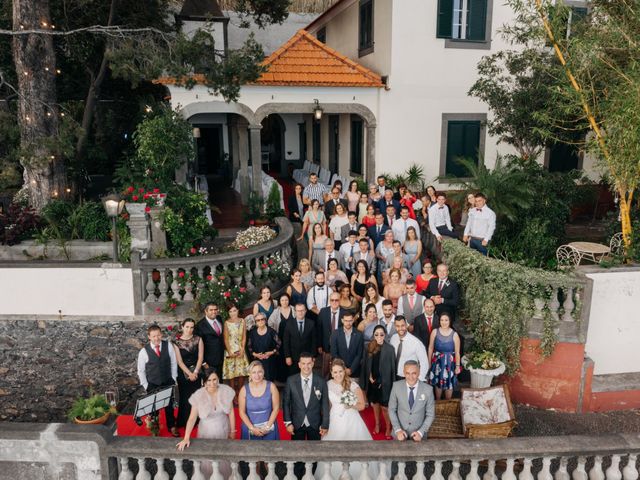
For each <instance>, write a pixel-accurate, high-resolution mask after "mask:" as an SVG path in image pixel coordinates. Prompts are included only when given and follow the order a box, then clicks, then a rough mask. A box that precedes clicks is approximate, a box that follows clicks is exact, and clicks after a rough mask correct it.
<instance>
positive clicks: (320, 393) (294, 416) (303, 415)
mask: <svg viewBox="0 0 640 480" xmlns="http://www.w3.org/2000/svg"><path fill="white" fill-rule="evenodd" d="M298 368H299V369H300V373H298V374H295V375H292V376H290V377H289V378H288V379H287V385H286V386H285V389H284V396H283V399H282V410H283V412H282V415H283V417H284V424H285V425H286V427H287V431H288V432H289V433H290V434H291V440H320V439H321V438H322V437H323V436H324V435H325V434H326V433H327V430H329V390H328V389H327V383H326V382H325V381H324V379H322V378H320V376H318V375H314V374H313V356H312V355H311V353H308V352H301V353H300V359H299V361H298ZM315 467H316V465H315V464H314V467H313V469H314V470H315ZM294 473H295V475H296V477H298V478H302V477H303V475H304V473H305V472H304V463H302V462H297V463H296V464H295V466H294Z"/></svg>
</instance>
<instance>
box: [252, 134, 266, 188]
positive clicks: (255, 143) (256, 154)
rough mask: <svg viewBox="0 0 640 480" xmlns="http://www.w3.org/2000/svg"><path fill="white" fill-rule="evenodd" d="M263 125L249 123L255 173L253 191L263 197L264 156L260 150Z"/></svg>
mask: <svg viewBox="0 0 640 480" xmlns="http://www.w3.org/2000/svg"><path fill="white" fill-rule="evenodd" d="M261 129H262V125H249V133H250V135H251V162H252V163H251V170H252V173H253V192H254V193H255V194H256V195H258V196H260V197H262V196H263V195H262V158H261V150H260V130H261Z"/></svg>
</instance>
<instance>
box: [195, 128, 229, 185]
mask: <svg viewBox="0 0 640 480" xmlns="http://www.w3.org/2000/svg"><path fill="white" fill-rule="evenodd" d="M194 127H198V128H199V129H200V138H197V139H196V146H197V151H198V167H197V170H198V174H199V175H222V174H223V172H222V168H223V161H224V145H223V143H222V125H194Z"/></svg>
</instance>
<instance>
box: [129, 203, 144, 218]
mask: <svg viewBox="0 0 640 480" xmlns="http://www.w3.org/2000/svg"><path fill="white" fill-rule="evenodd" d="M126 207H127V212H129V215H131V216H133V217H142V216H144V215H145V211H144V210H145V208H147V204H146V203H129V202H127V204H126Z"/></svg>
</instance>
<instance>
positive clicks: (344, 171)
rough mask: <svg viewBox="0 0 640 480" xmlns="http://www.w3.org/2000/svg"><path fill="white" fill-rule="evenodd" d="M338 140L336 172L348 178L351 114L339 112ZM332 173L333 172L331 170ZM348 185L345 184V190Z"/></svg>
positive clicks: (349, 172) (349, 173) (349, 171)
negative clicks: (338, 155) (338, 152)
mask: <svg viewBox="0 0 640 480" xmlns="http://www.w3.org/2000/svg"><path fill="white" fill-rule="evenodd" d="M338 125H339V129H340V131H339V134H338V141H339V143H340V157H339V158H338V174H339V175H341V176H343V177H345V178H348V177H350V176H351V114H350V113H342V114H340V123H339V124H338ZM331 173H333V172H331ZM347 187H348V185H345V186H344V188H345V191H346V188H347Z"/></svg>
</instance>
